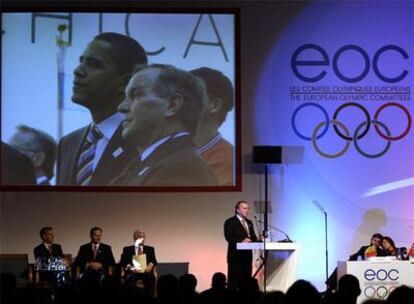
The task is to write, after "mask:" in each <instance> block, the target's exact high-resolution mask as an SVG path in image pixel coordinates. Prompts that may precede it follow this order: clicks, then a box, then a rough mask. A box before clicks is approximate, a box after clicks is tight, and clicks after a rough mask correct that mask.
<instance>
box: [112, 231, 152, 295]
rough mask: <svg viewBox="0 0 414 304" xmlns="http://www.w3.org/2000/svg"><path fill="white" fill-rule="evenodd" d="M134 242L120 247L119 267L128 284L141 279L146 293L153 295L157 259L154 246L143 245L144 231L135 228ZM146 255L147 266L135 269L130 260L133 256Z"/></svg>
mask: <svg viewBox="0 0 414 304" xmlns="http://www.w3.org/2000/svg"><path fill="white" fill-rule="evenodd" d="M133 239H134V244H133V245H131V246H126V247H124V248H123V249H122V254H121V261H120V264H121V267H122V269H123V272H124V273H125V275H126V282H127V283H128V284H136V283H137V281H139V280H142V282H143V286H144V287H145V290H146V291H147V292H148V294H151V295H154V292H155V289H154V288H155V280H156V278H157V259H156V257H155V249H154V247H151V246H147V245H145V231H144V230H142V229H137V230H135V231H134V233H133ZM143 254H145V255H146V261H147V267H146V268H145V269H137V268H136V267H134V264H133V262H132V260H133V258H134V256H140V255H143Z"/></svg>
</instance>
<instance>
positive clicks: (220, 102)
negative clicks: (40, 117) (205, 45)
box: [1, 32, 235, 186]
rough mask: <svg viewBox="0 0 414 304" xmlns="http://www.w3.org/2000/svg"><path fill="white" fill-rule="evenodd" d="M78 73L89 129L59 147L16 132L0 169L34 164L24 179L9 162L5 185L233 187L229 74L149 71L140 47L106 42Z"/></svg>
mask: <svg viewBox="0 0 414 304" xmlns="http://www.w3.org/2000/svg"><path fill="white" fill-rule="evenodd" d="M73 73H74V81H73V89H72V96H71V99H72V101H73V102H74V103H76V104H78V105H81V106H83V107H84V108H86V109H87V110H88V111H89V113H90V117H91V122H90V124H88V125H86V126H83V127H81V128H79V129H77V130H74V131H73V132H71V133H69V134H67V135H65V136H63V137H62V138H61V139H60V140H59V141H58V143H56V141H55V140H54V139H53V138H52V137H51V136H50V135H49V134H47V133H46V132H44V131H42V130H38V129H35V128H32V127H30V126H25V125H23V126H18V127H17V129H16V133H15V134H14V135H13V136H12V138H11V139H10V140H9V142H8V144H9V145H10V146H11V147H7V148H5V147H6V144H5V143H2V149H1V151H2V156H3V157H2V160H6V159H11V158H13V157H10V156H8V155H9V154H13V155H19V157H23V158H28V159H29V160H30V162H26V165H24V166H25V167H26V168H24V169H20V167H21V166H23V165H22V164H21V163H20V164H19V165H17V164H15V165H14V162H13V161H9V163H8V166H7V167H6V169H5V170H2V185H33V184H36V185H50V184H51V183H53V184H56V185H58V186H232V185H234V183H235V178H234V166H233V163H234V157H235V156H234V148H233V145H232V144H230V143H229V142H228V141H227V140H225V139H224V138H223V137H222V136H221V134H220V132H219V128H220V126H221V125H222V124H223V122H224V121H225V120H226V116H227V113H228V112H229V111H231V110H232V109H233V107H234V87H233V85H232V82H231V81H230V80H229V78H228V77H226V76H225V75H224V74H223V73H222V72H220V71H218V70H215V69H211V68H208V67H201V68H198V69H195V70H192V71H185V70H182V69H180V68H177V67H175V66H173V65H167V64H148V59H147V54H146V52H145V50H144V48H143V47H142V46H141V45H140V44H139V42H137V41H136V40H134V39H132V38H130V37H128V36H125V35H122V34H118V33H110V32H106V33H101V34H99V35H97V36H96V37H94V39H93V40H92V41H91V42H90V43H89V44H88V45H87V47H86V49H85V50H84V52H83V53H82V54H81V55H80V57H79V64H78V66H77V67H76V68H75V70H74V72H73ZM13 149H15V150H16V151H15V150H13ZM54 167H56V170H55V171H56V181H55V182H54V181H53V182H52V179H53V176H54ZM26 171H33V172H34V174H35V177H36V178H35V180H33V179H27V177H25V176H23V175H27V173H25V172H26Z"/></svg>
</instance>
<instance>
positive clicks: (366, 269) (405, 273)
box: [338, 257, 414, 303]
mask: <svg viewBox="0 0 414 304" xmlns="http://www.w3.org/2000/svg"><path fill="white" fill-rule="evenodd" d="M389 258H392V257H380V258H376V259H374V260H371V261H348V262H342V261H339V262H338V279H339V278H340V277H341V276H343V275H344V274H352V275H354V276H356V277H357V278H358V280H359V286H360V288H361V295H360V296H359V297H358V299H357V303H363V302H364V301H365V300H368V299H381V300H384V299H386V298H387V297H388V295H389V294H390V293H391V292H392V290H393V289H395V288H397V287H398V286H401V285H407V286H410V287H414V281H413V278H414V260H411V261H398V260H392V259H389Z"/></svg>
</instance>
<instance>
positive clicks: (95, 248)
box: [92, 244, 98, 259]
mask: <svg viewBox="0 0 414 304" xmlns="http://www.w3.org/2000/svg"><path fill="white" fill-rule="evenodd" d="M92 251H93V258H94V259H96V255H97V253H98V245H96V244H93V245H92Z"/></svg>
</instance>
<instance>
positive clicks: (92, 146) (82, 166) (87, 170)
mask: <svg viewBox="0 0 414 304" xmlns="http://www.w3.org/2000/svg"><path fill="white" fill-rule="evenodd" d="M102 137H103V135H102V133H101V131H100V130H99V129H98V127H97V126H95V125H92V126H91V128H90V129H89V132H88V135H87V136H86V140H85V142H84V144H83V146H82V153H81V154H80V156H79V161H78V174H77V175H76V183H77V184H78V185H81V186H87V185H89V182H90V181H91V178H92V173H93V160H94V158H95V151H96V143H97V142H98V140H100V139H101V138H102Z"/></svg>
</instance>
